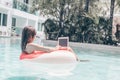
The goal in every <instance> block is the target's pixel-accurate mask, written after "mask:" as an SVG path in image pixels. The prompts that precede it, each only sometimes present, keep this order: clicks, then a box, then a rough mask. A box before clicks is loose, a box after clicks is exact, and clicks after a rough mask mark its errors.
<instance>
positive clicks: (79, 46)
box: [43, 40, 120, 53]
mask: <svg viewBox="0 0 120 80" xmlns="http://www.w3.org/2000/svg"><path fill="white" fill-rule="evenodd" d="M43 43H44V44H45V45H51V46H56V45H57V41H53V40H44V41H43ZM69 45H70V47H75V48H77V49H91V50H107V51H112V52H113V51H115V52H117V53H120V46H112V45H103V44H90V43H78V42H69Z"/></svg>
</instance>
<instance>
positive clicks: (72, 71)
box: [0, 38, 120, 80]
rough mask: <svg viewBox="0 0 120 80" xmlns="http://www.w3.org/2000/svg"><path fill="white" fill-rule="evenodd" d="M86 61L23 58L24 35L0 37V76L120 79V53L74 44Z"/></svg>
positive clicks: (13, 79) (0, 79)
mask: <svg viewBox="0 0 120 80" xmlns="http://www.w3.org/2000/svg"><path fill="white" fill-rule="evenodd" d="M74 50H75V52H76V53H77V55H78V57H79V58H80V59H81V60H89V61H83V62H78V63H73V64H62V65H61V64H44V63H41V64H39V63H31V62H27V61H20V60H19V56H20V54H21V49H20V39H17V38H0V80H120V77H119V75H120V54H116V53H115V52H104V51H102V52H101V51H92V50H87V49H77V48H74Z"/></svg>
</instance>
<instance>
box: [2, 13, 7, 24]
mask: <svg viewBox="0 0 120 80" xmlns="http://www.w3.org/2000/svg"><path fill="white" fill-rule="evenodd" d="M2 26H7V14H3V19H2Z"/></svg>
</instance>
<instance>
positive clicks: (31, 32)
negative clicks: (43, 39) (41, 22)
mask: <svg viewBox="0 0 120 80" xmlns="http://www.w3.org/2000/svg"><path fill="white" fill-rule="evenodd" d="M35 35H36V31H35V29H34V28H33V27H32V26H26V27H24V28H23V30H22V38H21V50H22V52H25V48H26V45H27V43H29V38H30V37H32V38H33V37H34V36H35Z"/></svg>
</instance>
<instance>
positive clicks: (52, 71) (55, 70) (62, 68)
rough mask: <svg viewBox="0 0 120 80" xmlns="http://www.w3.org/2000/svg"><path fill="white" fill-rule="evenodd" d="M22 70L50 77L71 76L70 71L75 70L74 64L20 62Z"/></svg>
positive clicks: (75, 64)
mask: <svg viewBox="0 0 120 80" xmlns="http://www.w3.org/2000/svg"><path fill="white" fill-rule="evenodd" d="M21 62H22V63H23V66H24V68H26V69H29V70H32V72H35V73H40V72H41V73H47V74H48V75H51V76H69V75H72V71H73V70H74V69H75V68H76V66H77V64H78V63H77V62H76V63H66V64H50V63H37V62H31V61H21Z"/></svg>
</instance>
